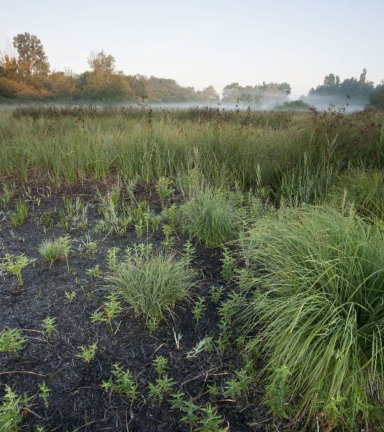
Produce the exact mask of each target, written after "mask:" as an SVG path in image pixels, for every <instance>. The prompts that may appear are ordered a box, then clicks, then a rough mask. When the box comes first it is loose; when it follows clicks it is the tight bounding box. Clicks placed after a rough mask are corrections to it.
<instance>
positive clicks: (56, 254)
mask: <svg viewBox="0 0 384 432" xmlns="http://www.w3.org/2000/svg"><path fill="white" fill-rule="evenodd" d="M70 251H71V242H70V238H69V236H65V237H59V238H57V239H54V240H44V241H43V242H42V243H41V245H40V246H39V252H40V254H41V255H42V256H43V257H44V258H45V259H46V260H47V261H49V263H50V267H52V264H53V263H54V262H55V261H58V260H59V259H63V258H64V259H65V261H66V263H67V268H68V272H69V264H68V255H69V252H70Z"/></svg>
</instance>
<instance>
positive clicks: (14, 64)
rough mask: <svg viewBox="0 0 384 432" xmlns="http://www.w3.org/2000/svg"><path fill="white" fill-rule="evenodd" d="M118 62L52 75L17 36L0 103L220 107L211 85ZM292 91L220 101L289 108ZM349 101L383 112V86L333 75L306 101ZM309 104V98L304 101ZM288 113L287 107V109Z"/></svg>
mask: <svg viewBox="0 0 384 432" xmlns="http://www.w3.org/2000/svg"><path fill="white" fill-rule="evenodd" d="M115 63H116V61H115V58H114V57H113V56H112V55H109V54H107V53H105V52H104V51H101V52H98V53H96V52H93V53H91V55H90V56H89V57H88V64H89V67H90V70H89V71H85V72H83V73H81V74H75V73H73V72H72V71H71V70H70V69H66V70H65V71H51V70H50V65H49V62H48V58H47V56H46V54H45V51H44V47H43V44H42V43H41V41H40V39H39V38H38V37H37V36H35V35H31V34H29V33H23V34H18V35H16V36H15V37H14V38H13V43H12V46H10V47H8V49H6V50H5V51H3V52H1V51H0V102H1V101H5V100H13V99H18V100H46V101H49V100H52V101H54V100H58V101H83V100H89V101H132V102H143V103H145V102H196V103H217V102H219V101H220V95H219V94H218V93H217V91H216V90H215V88H214V87H213V85H210V86H208V87H206V88H204V89H203V90H195V88H194V87H183V86H181V85H179V84H178V83H177V82H176V81H175V80H174V79H167V78H158V77H155V76H151V77H146V76H144V75H140V74H136V75H125V74H124V73H123V72H122V71H118V70H116V67H115ZM290 93H291V86H290V85H289V84H288V83H286V82H283V83H272V82H271V83H265V82H263V83H262V84H258V85H255V86H251V85H248V86H241V85H240V84H239V83H237V82H234V83H232V84H229V85H227V86H225V87H224V90H223V96H222V99H221V101H222V102H228V103H234V104H242V105H247V106H252V107H255V108H257V107H261V106H266V105H265V104H267V106H268V105H269V106H270V107H271V108H272V107H273V106H275V105H278V106H285V105H287V103H288V96H289V94H290ZM311 96H327V97H329V98H330V99H332V98H334V97H339V98H340V97H347V98H349V99H353V100H359V101H364V102H365V103H366V102H367V101H369V103H370V104H371V106H374V107H382V108H384V81H382V83H381V84H379V85H378V86H376V87H375V86H374V84H373V82H371V81H367V70H366V69H364V70H363V73H362V74H361V75H360V78H359V79H356V78H349V79H345V80H344V81H342V82H341V80H340V77H339V76H337V75H335V74H333V73H330V74H329V75H327V76H326V77H325V79H324V83H323V84H322V85H319V86H317V87H316V89H314V88H312V89H311V90H310V91H309V94H308V97H311ZM302 99H303V101H305V100H306V99H305V97H303V98H302ZM287 107H288V105H287Z"/></svg>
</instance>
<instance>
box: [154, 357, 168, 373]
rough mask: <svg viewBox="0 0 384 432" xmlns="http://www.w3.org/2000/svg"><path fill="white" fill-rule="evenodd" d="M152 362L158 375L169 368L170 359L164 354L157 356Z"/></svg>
mask: <svg viewBox="0 0 384 432" xmlns="http://www.w3.org/2000/svg"><path fill="white" fill-rule="evenodd" d="M152 364H153V366H154V368H155V369H156V372H157V373H158V375H162V374H163V373H164V372H165V371H166V370H167V369H169V366H168V360H167V359H166V358H165V357H164V356H162V355H159V356H157V357H155V358H154V359H153V361H152Z"/></svg>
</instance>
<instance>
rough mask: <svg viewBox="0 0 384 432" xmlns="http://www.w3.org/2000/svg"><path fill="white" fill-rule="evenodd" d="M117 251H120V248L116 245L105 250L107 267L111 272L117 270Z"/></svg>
mask: <svg viewBox="0 0 384 432" xmlns="http://www.w3.org/2000/svg"><path fill="white" fill-rule="evenodd" d="M119 252H120V248H118V247H112V248H110V249H108V251H107V264H108V269H109V271H110V272H111V273H116V272H117V263H118V262H117V258H118V254H119Z"/></svg>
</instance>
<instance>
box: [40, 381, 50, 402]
mask: <svg viewBox="0 0 384 432" xmlns="http://www.w3.org/2000/svg"><path fill="white" fill-rule="evenodd" d="M39 389H40V397H41V399H43V401H44V406H45V408H46V409H48V407H49V402H48V395H49V393H50V392H51V389H50V388H49V387H48V386H47V384H46V383H45V381H43V383H42V384H40V383H39Z"/></svg>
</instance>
